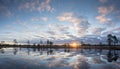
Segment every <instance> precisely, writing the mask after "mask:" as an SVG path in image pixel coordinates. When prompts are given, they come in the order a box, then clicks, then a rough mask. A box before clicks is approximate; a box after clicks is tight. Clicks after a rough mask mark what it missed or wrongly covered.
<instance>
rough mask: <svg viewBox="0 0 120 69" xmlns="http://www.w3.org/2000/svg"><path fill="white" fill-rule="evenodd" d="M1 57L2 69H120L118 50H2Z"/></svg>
mask: <svg viewBox="0 0 120 69" xmlns="http://www.w3.org/2000/svg"><path fill="white" fill-rule="evenodd" d="M13 54H14V55H13ZM0 56H1V57H0V61H1V62H0V69H2V65H4V66H5V68H4V69H39V68H41V69H108V68H109V69H120V59H119V51H118V50H115V51H112V50H101V49H96V50H94V49H71V48H65V49H54V48H46V49H45V48H44V49H43V48H21V49H19V48H1V49H0ZM6 58H8V59H6ZM113 61H115V62H114V63H112V62H113ZM12 62H13V63H12ZM109 62H110V63H109ZM6 64H8V66H6ZM112 65H113V66H112ZM111 66H112V67H111Z"/></svg>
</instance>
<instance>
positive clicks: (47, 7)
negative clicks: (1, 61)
mask: <svg viewBox="0 0 120 69" xmlns="http://www.w3.org/2000/svg"><path fill="white" fill-rule="evenodd" d="M50 2H51V0H46V1H45V2H42V3H41V4H39V6H38V8H37V9H38V11H39V12H41V11H44V10H46V11H50V12H52V11H53V10H54V8H52V7H51V6H50Z"/></svg>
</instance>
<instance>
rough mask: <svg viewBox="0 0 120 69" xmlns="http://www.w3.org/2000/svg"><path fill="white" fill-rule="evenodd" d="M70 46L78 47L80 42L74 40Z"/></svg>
mask: <svg viewBox="0 0 120 69" xmlns="http://www.w3.org/2000/svg"><path fill="white" fill-rule="evenodd" d="M70 46H71V47H73V48H78V46H79V43H78V42H72V43H71V44H70Z"/></svg>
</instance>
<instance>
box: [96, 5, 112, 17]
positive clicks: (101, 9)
mask: <svg viewBox="0 0 120 69" xmlns="http://www.w3.org/2000/svg"><path fill="white" fill-rule="evenodd" d="M113 11H114V6H108V7H106V6H100V7H98V12H99V13H101V14H104V15H107V14H109V13H111V12H113Z"/></svg>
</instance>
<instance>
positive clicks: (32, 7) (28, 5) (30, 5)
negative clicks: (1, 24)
mask: <svg viewBox="0 0 120 69" xmlns="http://www.w3.org/2000/svg"><path fill="white" fill-rule="evenodd" d="M50 2H51V0H44V1H43V2H40V1H39V0H35V1H29V2H24V3H22V4H21V5H20V6H19V7H18V9H19V10H21V9H24V10H29V11H38V12H41V11H49V12H52V11H54V8H53V7H52V6H51V5H50Z"/></svg>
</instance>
